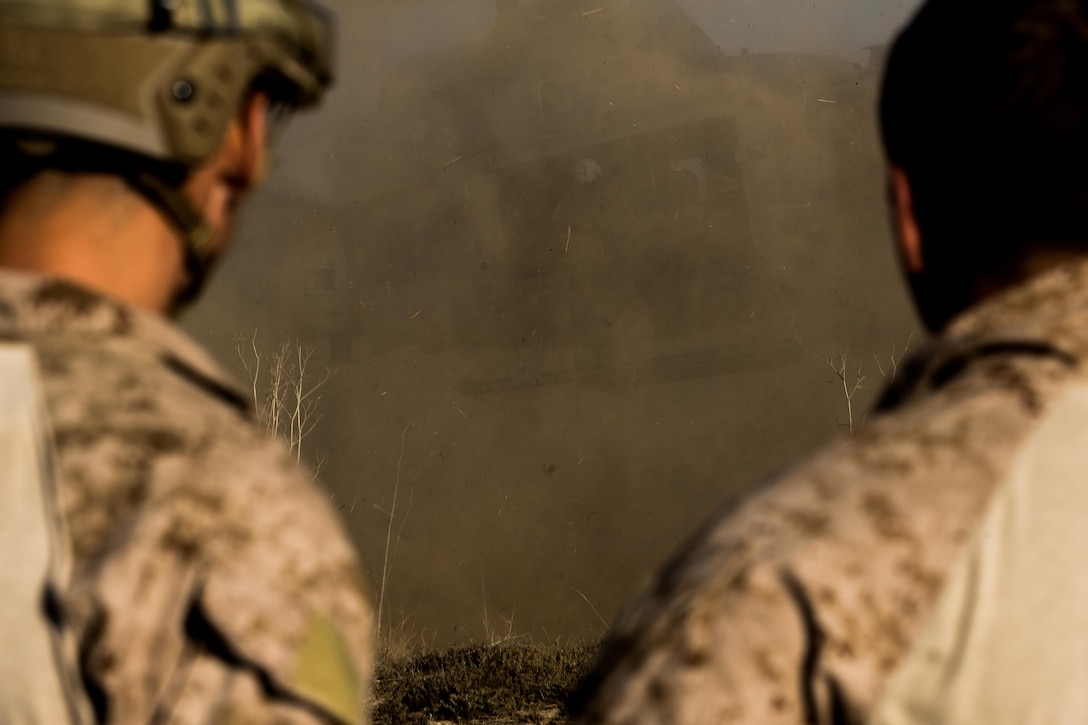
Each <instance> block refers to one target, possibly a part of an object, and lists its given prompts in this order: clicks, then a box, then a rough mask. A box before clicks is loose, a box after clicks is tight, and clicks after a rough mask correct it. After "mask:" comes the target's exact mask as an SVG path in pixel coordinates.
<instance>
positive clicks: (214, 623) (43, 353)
mask: <svg viewBox="0 0 1088 725" xmlns="http://www.w3.org/2000/svg"><path fill="white" fill-rule="evenodd" d="M0 335H2V336H3V337H4V338H7V339H14V340H19V341H26V342H29V343H30V344H31V345H32V346H33V347H34V349H35V351H36V353H37V356H38V359H39V360H40V364H41V374H42V379H43V383H44V390H45V397H46V401H47V407H48V413H49V415H50V417H51V419H52V424H53V429H54V431H55V438H56V445H57V450H58V463H59V486H58V488H59V503H60V510H61V512H62V516H63V518H64V520H65V522H66V523H67V526H68V529H69V531H70V535H71V539H72V548H73V561H74V568H73V577H72V581H71V584H70V586H69V587H68V589H67V591H66V592H65V593H64V595H63V597H62V602H61V605H62V606H61V609H62V612H63V615H64V619H63V621H64V623H65V625H66V626H67V627H70V628H71V630H72V631H73V632H74V634H75V635H76V637H77V639H78V641H79V649H80V659H81V662H82V670H83V671H82V674H83V677H84V679H85V682H86V684H87V686H88V694H89V696H90V699H91V702H92V704H93V705H94V708H95V710H96V711H97V715H98V720H99V722H102V723H126V724H127V723H149V722H154V723H213V722H214V723H220V722H221V723H292V724H293V723H360V722H364V721H365V710H366V705H367V703H366V699H367V697H368V685H367V683H368V682H369V678H370V673H371V667H372V649H371V647H372V635H373V614H372V611H371V608H370V606H369V604H368V600H367V596H366V592H365V585H364V582H363V579H362V577H361V573H360V567H359V562H358V560H357V558H356V555H355V553H354V552H353V550H352V548H351V546H350V545H349V543H348V541H347V538H346V536H345V534H344V532H343V529H342V527H341V525H340V523H339V522H338V520H337V519H336V517H335V515H334V514H333V512H332V511H331V509H330V506H329V505H328V502H327V500H326V498H325V496H323V495H322V494H321V492H320V491H319V490H318V488H317V487H316V486H315V485H314V484H313V483H312V482H311V481H310V480H308V478H307V477H306V476H304V475H303V474H301V473H300V472H299V471H298V470H297V468H296V467H295V466H294V464H293V461H292V460H291V458H290V457H289V456H288V454H287V451H286V449H285V447H284V446H283V445H281V444H280V443H279V442H278V441H274V440H269V439H268V438H266V437H265V436H264V435H263V434H262V433H261V432H260V431H259V430H258V429H257V427H256V426H255V425H254V424H253V422H252V420H251V419H250V413H249V411H248V407H247V405H246V402H245V401H246V399H245V397H244V395H242V394H240V393H239V392H237V391H236V390H235V388H234V387H233V385H232V384H231V382H230V381H229V380H228V379H227V378H226V377H225V376H224V375H223V373H222V372H221V371H220V370H219V369H218V368H217V367H216V366H215V364H214V363H213V362H211V361H210V359H208V358H207V357H206V356H205V354H204V353H203V352H202V351H201V350H200V349H199V348H198V347H196V345H195V344H194V343H193V342H191V341H190V340H189V339H188V338H186V337H185V336H184V335H183V334H182V333H180V332H179V331H178V330H176V329H175V328H174V327H172V326H171V325H170V324H169V323H167V322H166V321H164V320H161V319H159V318H157V317H153V316H150V315H147V314H144V313H142V312H139V311H136V310H134V309H132V308H129V307H126V306H124V305H122V304H120V303H115V302H112V301H108V300H105V299H103V298H101V297H98V296H96V295H94V294H91V293H89V292H86V291H84V290H82V289H80V288H78V287H75V286H73V285H70V284H67V283H63V282H56V281H46V280H41V279H37V278H30V277H23V276H19V275H15V274H11V273H6V272H5V273H0Z"/></svg>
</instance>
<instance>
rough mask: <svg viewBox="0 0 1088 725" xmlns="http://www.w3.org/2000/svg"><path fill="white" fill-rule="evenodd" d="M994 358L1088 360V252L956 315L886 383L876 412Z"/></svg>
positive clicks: (1076, 362)
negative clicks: (1087, 254) (895, 377)
mask: <svg viewBox="0 0 1088 725" xmlns="http://www.w3.org/2000/svg"><path fill="white" fill-rule="evenodd" d="M996 356H1014V357H1021V358H1024V357H1033V358H1048V359H1052V360H1057V361H1058V362H1060V363H1062V364H1063V365H1065V366H1066V367H1068V368H1075V367H1078V366H1079V365H1081V364H1082V361H1084V360H1085V359H1086V358H1088V256H1086V257H1085V258H1082V259H1076V260H1070V261H1067V262H1064V263H1062V264H1059V265H1057V266H1055V267H1053V268H1051V269H1050V270H1048V271H1046V272H1044V273H1042V274H1038V275H1035V276H1033V277H1031V278H1030V279H1028V280H1025V281H1024V282H1022V283H1020V284H1018V285H1014V286H1012V287H1009V288H1007V289H1005V290H1002V291H1001V292H999V293H997V294H995V295H993V296H991V297H988V298H986V299H985V300H984V301H982V302H981V303H979V304H978V305H975V306H973V307H971V308H970V309H968V310H966V311H965V312H963V313H961V314H960V315H958V316H957V317H956V318H955V319H954V320H953V321H952V322H951V323H950V324H949V326H948V327H947V328H946V329H945V330H944V332H942V333H941V335H940V337H938V338H937V339H936V340H935V341H934V342H932V343H931V344H930V345H928V346H927V347H926V348H925V349H923V350H921V351H920V352H919V353H918V354H916V355H915V356H914V357H913V358H912V359H911V360H910V361H909V362H908V363H907V364H906V365H905V366H904V367H903V368H902V371H903V374H902V376H901V377H900V378H899V379H896V380H895V381H893V382H892V383H891V385H889V386H888V388H887V389H886V390H885V391H884V394H883V395H882V396H881V399H880V401H879V402H878V403H877V406H876V407H877V410H889V409H892V408H895V407H897V406H898V405H900V404H902V403H904V402H905V401H907V400H909V399H911V398H913V397H915V396H916V395H918V394H922V393H924V392H925V391H927V390H934V389H936V388H940V387H942V386H943V385H944V384H945V383H947V382H948V381H950V380H952V379H953V378H955V377H957V376H958V375H959V374H960V373H961V372H963V371H964V370H965V369H967V368H968V367H969V366H970V365H971V364H972V363H974V362H976V361H979V360H982V359H992V358H994V357H996Z"/></svg>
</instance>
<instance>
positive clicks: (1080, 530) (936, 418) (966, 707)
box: [578, 0, 1088, 725]
mask: <svg viewBox="0 0 1088 725" xmlns="http://www.w3.org/2000/svg"><path fill="white" fill-rule="evenodd" d="M1086 87H1088V6H1086V4H1085V3H1084V2H1081V1H1080V0H1007V1H1004V2H994V3H984V4H983V3H973V2H967V1H966V0H929V2H928V3H927V4H926V5H925V6H924V7H923V8H922V10H921V11H920V12H919V14H918V15H917V16H916V17H915V19H914V20H913V21H912V22H911V24H910V25H909V26H908V28H907V29H906V30H905V31H904V32H903V33H902V34H901V35H900V37H899V38H898V40H897V42H896V44H895V47H894V49H893V51H892V53H891V56H890V58H889V61H888V68H887V74H886V77H885V82H884V90H883V98H882V103H881V121H882V125H883V131H884V140H885V145H886V149H887V152H888V157H889V162H890V168H889V199H890V202H891V206H892V212H893V221H894V226H895V231H896V236H897V241H898V247H899V250H898V251H899V253H900V256H901V259H902V262H903V265H904V268H905V271H906V273H907V278H908V280H909V282H910V285H911V289H912V292H913V294H914V298H915V301H916V303H917V305H918V309H919V311H920V313H921V316H922V318H923V320H924V321H925V323H926V325H927V327H929V329H930V330H931V331H932V332H934V333H936V340H935V341H934V342H933V344H932V345H930V346H929V347H928V349H926V350H925V351H923V352H922V353H921V354H919V355H917V356H916V357H915V358H914V360H913V361H912V362H911V363H910V364H909V365H908V366H906V369H904V368H903V367H901V368H900V370H899V378H898V379H897V380H896V381H895V382H894V383H893V384H892V385H891V386H890V388H889V389H888V390H887V391H886V392H885V394H884V395H883V397H882V399H881V401H880V403H879V405H878V406H877V409H876V410H875V411H874V412H873V413H872V414H871V415H870V416H869V417H868V421H867V423H866V425H865V426H864V427H863V428H862V429H861V430H860V431H859V432H857V433H856V434H855V435H853V436H852V437H850V438H846V439H843V440H840V441H838V442H836V443H834V444H832V445H831V446H829V447H828V448H827V449H825V450H824V451H823V452H821V453H820V454H818V455H817V456H815V457H814V458H813V459H811V460H809V461H807V462H805V463H803V464H801V465H800V466H797V467H795V468H794V469H792V470H790V471H788V472H786V473H785V474H783V475H781V476H779V477H778V478H776V479H775V480H773V481H770V482H768V483H767V484H766V485H765V486H763V487H761V489H760V490H759V491H757V492H756V493H754V494H753V495H751V496H749V497H747V498H746V499H745V500H743V501H740V502H737V503H735V504H734V505H732V506H730V508H729V509H727V510H726V511H724V512H723V513H721V514H720V515H719V516H717V517H716V518H714V519H713V520H712V521H711V522H710V523H709V524H708V525H707V526H706V527H705V528H704V529H703V530H702V531H701V532H700V533H699V534H698V535H697V536H696V537H694V539H693V540H692V541H691V542H690V543H689V544H688V545H687V546H686V547H684V549H683V550H682V551H681V552H680V553H679V554H678V555H677V556H676V557H675V558H674V559H673V560H672V561H671V562H670V563H669V564H668V565H667V566H666V567H665V568H664V570H663V571H662V572H661V573H660V574H659V576H658V577H657V578H656V580H655V582H654V583H653V584H652V586H650V587H649V588H648V589H647V591H646V592H644V593H643V595H642V596H641V597H640V598H639V599H638V600H637V602H636V603H635V604H634V605H633V606H632V607H631V608H630V609H629V610H628V612H627V613H626V614H625V615H624V616H622V617H621V619H620V621H619V623H618V624H617V626H616V628H615V631H614V632H613V633H612V635H611V638H610V640H609V642H608V644H607V645H606V647H605V650H604V654H603V656H602V659H601V662H600V663H599V666H598V668H597V670H596V672H595V673H594V674H593V675H592V676H591V677H590V678H589V680H588V681H587V683H586V686H585V690H584V692H583V693H582V694H581V696H580V698H579V702H578V708H579V710H580V713H581V721H582V722H587V723H588V722H593V723H598V722H600V723H604V722H607V723H621V722H622V723H760V724H761V725H768V724H771V723H783V724H785V723H879V724H882V725H906V724H908V723H918V724H919V725H920V724H921V723H945V724H952V723H961V724H964V725H966V724H967V723H987V724H988V725H992V724H994V723H1009V724H1010V725H1011V724H1012V723H1029V722H1030V723H1070V724H1072V723H1083V722H1085V721H1088V688H1085V687H1084V685H1083V682H1084V677H1085V674H1086V666H1085V663H1086V662H1088V660H1086V659H1085V653H1086V652H1088V605H1086V604H1085V602H1088V596H1086V595H1088V570H1086V569H1085V567H1084V566H1083V565H1082V563H1081V561H1080V559H1081V556H1082V552H1083V551H1085V549H1086V547H1088V525H1086V522H1088V488H1085V482H1086V481H1088V446H1085V444H1084V443H1085V441H1086V440H1088V372H1086V365H1085V361H1086V360H1088V173H1086V171H1085V170H1086V169H1088V95H1086V94H1085V92H1084V89H1085V88H1086Z"/></svg>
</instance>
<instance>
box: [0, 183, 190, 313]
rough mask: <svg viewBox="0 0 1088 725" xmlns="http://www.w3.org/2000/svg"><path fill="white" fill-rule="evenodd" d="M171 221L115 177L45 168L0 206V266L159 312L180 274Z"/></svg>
mask: <svg viewBox="0 0 1088 725" xmlns="http://www.w3.org/2000/svg"><path fill="white" fill-rule="evenodd" d="M182 265H183V261H182V258H181V248H180V245H179V243H178V240H177V237H176V236H175V234H174V232H173V230H172V228H171V227H170V226H169V225H168V224H167V222H166V220H165V219H163V217H162V216H161V215H160V214H159V213H158V212H157V211H156V210H155V209H154V208H153V207H152V206H151V205H150V204H149V203H148V202H147V201H146V200H144V199H143V197H141V196H139V195H138V194H136V193H135V192H133V191H132V190H131V189H129V188H128V187H127V185H126V184H125V183H124V182H123V181H122V180H121V179H119V178H115V177H109V176H81V177H73V176H72V175H69V174H59V173H55V172H44V173H42V174H39V175H38V176H36V177H35V178H34V179H32V180H31V181H30V182H28V183H27V184H25V185H24V186H22V187H20V188H19V189H17V190H16V191H15V192H14V193H13V194H12V195H11V197H9V199H8V201H7V203H6V204H5V206H4V208H3V210H2V213H0V267H6V268H9V269H14V270H18V271H23V272H30V273H34V274H39V275H43V276H49V277H57V278H60V279H66V280H69V281H72V282H75V283H77V284H79V285H81V286H84V287H86V288H88V289H91V290H94V291H95V292H98V293H100V294H104V295H107V296H109V297H113V298H115V299H118V300H121V301H123V302H127V303H129V304H132V305H135V306H137V307H140V308H143V309H146V310H149V311H152V312H156V313H159V314H164V313H166V312H168V310H169V309H170V306H171V304H172V301H173V298H174V294H175V290H177V289H178V286H179V284H180V283H181V280H182V270H183V266H182Z"/></svg>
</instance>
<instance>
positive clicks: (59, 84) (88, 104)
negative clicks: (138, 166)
mask: <svg viewBox="0 0 1088 725" xmlns="http://www.w3.org/2000/svg"><path fill="white" fill-rule="evenodd" d="M331 54H332V22H331V16H330V15H329V14H328V13H327V11H325V10H324V9H323V8H322V7H321V6H319V5H316V4H315V3H312V2H309V1H308V0H0V129H2V130H3V131H4V132H6V133H8V134H9V135H14V136H23V137H26V136H30V137H39V136H40V137H44V138H53V139H59V140H63V139H72V140H77V141H82V142H90V143H92V144H95V145H98V146H104V147H107V148H116V149H120V150H123V151H128V152H131V153H135V154H137V155H139V156H143V157H148V158H150V159H154V160H155V161H160V162H166V163H168V164H181V165H183V166H185V167H192V166H195V165H198V164H200V163H201V162H202V161H204V160H206V159H207V158H209V157H210V156H211V154H212V153H213V152H214V151H215V150H216V149H217V148H218V146H219V144H220V143H221V142H222V139H223V135H224V133H225V131H226V128H227V126H228V124H229V122H230V120H231V118H232V117H234V115H235V114H237V112H238V110H239V108H240V106H241V103H242V101H243V99H244V98H245V96H246V94H247V93H248V92H249V90H250V89H251V88H252V87H254V85H255V84H260V87H261V88H262V90H265V91H267V92H268V93H269V94H270V96H271V97H272V100H273V102H275V103H277V104H282V105H287V106H293V107H304V106H307V105H311V104H313V103H316V102H317V101H318V100H319V99H320V97H321V95H322V93H323V91H324V90H325V88H326V87H327V86H328V84H329V82H330V80H331V77H332V69H331Z"/></svg>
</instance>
